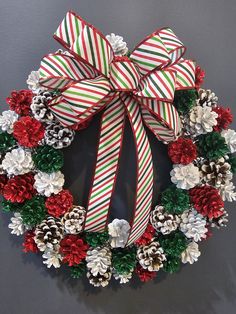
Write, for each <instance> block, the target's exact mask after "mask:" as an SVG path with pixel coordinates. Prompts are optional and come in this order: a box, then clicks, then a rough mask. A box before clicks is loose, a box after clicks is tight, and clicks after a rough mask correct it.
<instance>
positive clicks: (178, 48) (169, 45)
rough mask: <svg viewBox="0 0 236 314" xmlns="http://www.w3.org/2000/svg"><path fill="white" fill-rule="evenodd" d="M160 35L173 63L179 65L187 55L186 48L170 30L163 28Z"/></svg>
mask: <svg viewBox="0 0 236 314" xmlns="http://www.w3.org/2000/svg"><path fill="white" fill-rule="evenodd" d="M159 35H160V38H161V40H162V42H163V43H164V45H165V47H166V49H167V51H168V54H169V57H170V59H171V63H172V64H175V63H177V62H178V61H179V60H180V59H181V58H182V57H183V55H184V54H185V51H186V47H185V46H184V45H183V43H182V42H181V41H180V40H179V38H178V37H177V36H176V35H175V33H174V32H173V31H172V29H170V28H162V29H161V30H160V32H159Z"/></svg>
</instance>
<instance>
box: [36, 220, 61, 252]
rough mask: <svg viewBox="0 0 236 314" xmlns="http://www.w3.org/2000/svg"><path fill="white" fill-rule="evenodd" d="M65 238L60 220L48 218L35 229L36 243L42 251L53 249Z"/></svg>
mask: <svg viewBox="0 0 236 314" xmlns="http://www.w3.org/2000/svg"><path fill="white" fill-rule="evenodd" d="M62 237H63V226H62V224H61V222H60V221H59V220H58V219H55V218H54V217H51V216H48V217H47V218H46V219H45V220H43V222H42V223H41V224H40V225H38V226H37V227H36V229H35V243H36V244H37V247H38V249H39V250H40V251H42V252H44V251H45V250H46V249H53V248H54V247H55V246H56V245H57V244H59V243H60V241H61V239H62Z"/></svg>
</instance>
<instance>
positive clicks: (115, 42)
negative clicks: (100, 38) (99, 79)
mask: <svg viewBox="0 0 236 314" xmlns="http://www.w3.org/2000/svg"><path fill="white" fill-rule="evenodd" d="M106 39H107V40H108V41H109V43H110V44H111V47H112V49H113V52H114V54H115V55H116V56H124V55H126V53H127V52H128V48H127V44H126V42H124V41H123V37H121V36H119V35H115V34H113V33H111V34H110V35H107V36H106Z"/></svg>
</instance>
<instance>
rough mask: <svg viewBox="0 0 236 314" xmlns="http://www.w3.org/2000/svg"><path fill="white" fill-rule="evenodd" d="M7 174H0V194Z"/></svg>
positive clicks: (5, 182)
mask: <svg viewBox="0 0 236 314" xmlns="http://www.w3.org/2000/svg"><path fill="white" fill-rule="evenodd" d="M7 181H8V179H7V176H6V175H5V174H0V194H1V195H2V193H3V190H4V187H5V185H6V184H7Z"/></svg>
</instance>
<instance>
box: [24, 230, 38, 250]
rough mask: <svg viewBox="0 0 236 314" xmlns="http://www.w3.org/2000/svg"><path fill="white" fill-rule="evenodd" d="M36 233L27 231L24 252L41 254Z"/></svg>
mask: <svg viewBox="0 0 236 314" xmlns="http://www.w3.org/2000/svg"><path fill="white" fill-rule="evenodd" d="M34 237H35V233H34V231H33V230H30V231H27V232H26V233H25V238H24V242H23V244H22V246H23V252H25V253H29V252H32V253H37V252H39V249H38V247H37V245H36V243H35V241H34Z"/></svg>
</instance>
